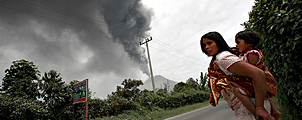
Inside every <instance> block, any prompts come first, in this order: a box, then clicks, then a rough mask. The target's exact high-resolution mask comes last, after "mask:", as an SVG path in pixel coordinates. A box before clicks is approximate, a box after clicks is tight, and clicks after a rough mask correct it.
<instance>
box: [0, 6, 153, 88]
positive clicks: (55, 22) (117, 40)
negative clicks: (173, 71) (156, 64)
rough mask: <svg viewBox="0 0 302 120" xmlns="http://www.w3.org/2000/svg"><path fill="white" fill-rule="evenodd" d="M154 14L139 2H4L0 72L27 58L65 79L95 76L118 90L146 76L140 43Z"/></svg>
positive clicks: (0, 19)
mask: <svg viewBox="0 0 302 120" xmlns="http://www.w3.org/2000/svg"><path fill="white" fill-rule="evenodd" d="M152 15H153V13H152V11H151V10H149V9H147V8H146V7H145V6H144V5H142V3H141V1H140V0H0V26H1V27H0V50H1V52H0V56H1V60H0V68H2V71H4V70H5V69H6V68H8V67H9V66H10V65H11V62H12V61H14V60H19V59H26V60H29V61H33V62H34V63H35V64H36V65H38V67H39V70H40V71H41V72H42V73H43V72H48V71H49V70H51V69H54V70H57V71H58V72H59V73H61V74H62V76H63V79H64V78H65V79H64V80H65V81H70V80H75V79H76V80H82V79H85V78H89V77H91V76H92V78H94V81H98V84H103V83H102V82H105V84H111V83H112V85H111V86H110V85H109V86H108V85H107V86H104V87H111V88H110V89H112V90H114V89H115V86H116V84H120V83H121V81H122V80H123V79H124V78H129V77H131V75H132V76H133V75H134V76H135V75H136V74H142V73H144V74H147V75H148V72H149V70H148V66H147V63H148V61H147V59H146V55H145V50H144V49H143V48H142V46H140V45H139V42H142V41H143V40H144V38H145V37H148V31H149V30H150V29H151V28H150V22H151V17H152ZM135 71H136V72H137V71H141V73H133V72H135ZM3 75H4V74H2V75H1V76H0V77H3ZM112 76H114V77H113V78H112ZM137 76H139V75H137ZM121 78H123V79H121ZM103 85H104V84H103ZM102 89H105V88H102ZM96 92H98V91H96ZM107 92H108V91H107Z"/></svg>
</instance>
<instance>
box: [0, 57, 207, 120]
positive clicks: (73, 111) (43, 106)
mask: <svg viewBox="0 0 302 120" xmlns="http://www.w3.org/2000/svg"><path fill="white" fill-rule="evenodd" d="M5 73H6V74H5V76H4V78H3V82H2V86H1V94H0V106H1V107H0V111H1V112H0V116H1V119H22V120H32V119H60V120H69V119H84V118H85V109H84V108H85V102H81V103H76V104H72V101H73V98H72V93H73V92H72V86H73V85H74V84H76V83H78V82H79V81H77V80H73V81H71V82H70V83H69V84H66V83H65V82H64V81H63V80H62V77H61V75H60V73H57V71H55V70H50V71H49V72H45V73H44V74H43V75H42V76H41V74H40V71H39V70H38V67H37V66H36V65H34V63H33V62H29V61H27V60H24V59H22V60H17V61H13V64H12V65H11V66H10V68H8V69H6V70H5ZM201 75H202V76H201V80H197V79H196V80H194V79H193V78H189V79H188V80H186V83H183V82H180V83H178V84H176V85H175V86H174V88H173V90H172V91H168V88H167V87H164V88H163V89H158V90H157V92H156V94H154V92H153V91H149V90H143V91H142V90H140V89H138V87H139V86H140V85H143V82H142V81H141V80H131V79H125V80H124V81H123V82H122V83H121V86H117V89H116V91H115V92H112V93H111V94H108V96H107V99H99V98H92V97H91V93H92V92H91V91H90V92H89V98H88V106H89V107H88V108H89V109H88V115H89V116H88V117H89V119H96V118H104V117H109V118H110V117H111V116H118V115H120V116H122V115H129V114H133V115H134V116H136V115H137V116H138V115H144V116H150V117H151V118H152V117H154V116H159V117H160V116H161V115H159V114H157V113H160V112H162V111H164V110H172V109H176V108H179V107H183V106H187V105H192V104H196V103H202V102H204V101H206V100H208V98H209V92H206V91H207V90H208V89H206V87H204V86H205V85H204V84H202V83H203V82H202V81H206V80H207V77H206V75H203V74H201ZM150 113H152V114H150ZM153 114H156V115H153ZM163 117H166V115H165V116H163Z"/></svg>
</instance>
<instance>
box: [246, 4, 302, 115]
mask: <svg viewBox="0 0 302 120" xmlns="http://www.w3.org/2000/svg"><path fill="white" fill-rule="evenodd" d="M301 8H302V1H300V0H256V1H255V6H253V8H252V11H251V12H250V13H249V21H247V22H245V23H244V26H245V27H246V28H249V29H252V30H254V31H258V32H259V33H261V34H262V35H263V40H262V41H261V42H260V44H259V46H258V47H259V48H260V49H261V50H262V52H263V54H264V56H265V59H266V61H265V63H266V65H267V66H268V68H269V70H270V72H271V73H272V74H273V75H274V77H275V79H276V81H277V83H278V89H279V90H278V94H277V98H278V101H279V103H280V105H281V107H282V108H281V112H282V116H281V117H282V118H283V119H299V118H302V100H301V99H302V80H301V78H302V74H301V71H302V61H301V59H302V57H301V54H302V47H301V46H302V44H301V43H302V39H301V38H302V21H301V18H302V10H301Z"/></svg>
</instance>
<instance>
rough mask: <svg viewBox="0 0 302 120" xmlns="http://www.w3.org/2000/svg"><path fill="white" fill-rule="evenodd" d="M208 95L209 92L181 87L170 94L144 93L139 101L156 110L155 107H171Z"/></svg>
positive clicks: (186, 103)
mask: <svg viewBox="0 0 302 120" xmlns="http://www.w3.org/2000/svg"><path fill="white" fill-rule="evenodd" d="M179 85H183V83H180V84H179ZM187 86H190V85H187ZM209 96H210V94H209V93H207V92H203V91H198V90H195V89H194V88H192V87H183V89H181V90H180V91H179V92H175V91H174V92H172V94H171V95H168V94H164V93H160V94H156V95H155V94H152V93H145V94H144V96H143V97H142V98H141V99H140V103H141V105H142V106H145V107H147V108H148V109H150V110H157V109H158V108H156V107H159V108H161V109H171V108H177V107H180V106H184V105H190V104H194V103H199V102H203V101H205V100H208V99H209ZM154 107H155V108H154Z"/></svg>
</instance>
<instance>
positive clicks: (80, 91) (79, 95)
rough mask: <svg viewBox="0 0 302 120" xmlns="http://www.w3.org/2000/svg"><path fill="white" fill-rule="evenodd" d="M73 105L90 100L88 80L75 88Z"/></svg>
mask: <svg viewBox="0 0 302 120" xmlns="http://www.w3.org/2000/svg"><path fill="white" fill-rule="evenodd" d="M72 89H73V104H74V103H78V102H85V101H87V99H88V79H85V80H83V81H81V82H79V83H77V84H75V85H74V86H73V87H72Z"/></svg>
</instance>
